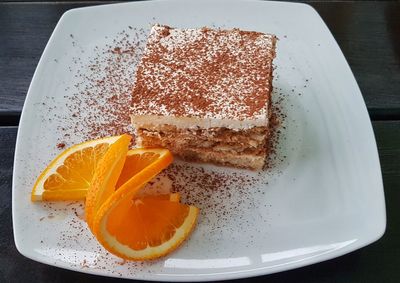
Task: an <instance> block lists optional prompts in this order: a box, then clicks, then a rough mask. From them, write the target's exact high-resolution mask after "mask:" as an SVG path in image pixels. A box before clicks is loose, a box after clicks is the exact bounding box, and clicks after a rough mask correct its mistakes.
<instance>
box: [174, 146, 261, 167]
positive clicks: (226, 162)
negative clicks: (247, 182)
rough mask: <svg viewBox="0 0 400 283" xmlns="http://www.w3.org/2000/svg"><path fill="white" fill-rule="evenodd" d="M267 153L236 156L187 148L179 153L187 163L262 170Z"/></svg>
mask: <svg viewBox="0 0 400 283" xmlns="http://www.w3.org/2000/svg"><path fill="white" fill-rule="evenodd" d="M266 154H267V153H266V152H264V153H263V154H260V155H256V154H240V155H238V154H235V153H229V152H215V151H213V150H208V149H199V148H187V149H185V150H183V151H181V152H179V156H180V157H181V158H182V159H183V160H186V161H195V162H205V163H208V162H209V163H213V164H217V165H223V166H232V167H236V168H245V169H252V170H261V169H262V168H263V167H264V164H265V159H266Z"/></svg>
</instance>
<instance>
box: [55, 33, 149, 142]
mask: <svg viewBox="0 0 400 283" xmlns="http://www.w3.org/2000/svg"><path fill="white" fill-rule="evenodd" d="M146 34H147V31H146V30H145V29H137V28H134V27H129V29H128V30H127V31H125V30H123V31H121V32H120V33H118V34H117V36H116V38H115V39H113V41H112V43H111V44H107V45H106V46H105V47H102V48H100V47H98V46H96V47H95V48H94V50H93V54H95V55H94V56H93V57H90V58H89V60H88V61H83V60H82V59H81V58H80V57H76V58H75V60H74V64H75V66H74V68H70V71H71V72H73V71H75V72H76V73H75V75H74V76H75V77H76V78H77V80H78V82H77V83H76V84H75V85H74V92H73V94H72V95H70V96H67V97H66V98H67V103H66V104H67V108H68V110H69V115H68V116H67V117H65V118H64V119H65V120H68V121H67V124H69V125H70V127H69V128H63V129H61V128H60V129H59V130H61V131H63V132H64V136H63V138H64V139H65V138H68V137H70V136H72V135H75V136H76V135H79V136H81V139H82V140H90V139H96V138H100V137H105V136H113V135H119V134H122V133H129V134H132V127H131V123H130V114H131V108H130V104H131V97H132V93H131V91H132V88H133V83H134V77H135V72H136V66H137V64H138V62H139V60H140V58H141V54H142V52H143V49H144V46H145V42H146ZM132 142H133V141H132Z"/></svg>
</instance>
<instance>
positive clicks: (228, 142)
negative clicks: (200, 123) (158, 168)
mask: <svg viewBox="0 0 400 283" xmlns="http://www.w3.org/2000/svg"><path fill="white" fill-rule="evenodd" d="M267 135H268V129H267V128H265V127H258V128H252V129H248V130H244V131H234V130H231V129H227V128H210V129H207V130H206V129H200V128H199V129H178V128H176V127H174V126H171V125H159V126H157V127H149V128H139V129H137V139H136V141H137V145H138V146H142V147H165V148H168V149H170V150H171V151H172V152H173V153H178V154H179V152H180V151H182V150H185V149H187V148H191V149H192V148H199V149H212V150H213V151H216V152H230V153H236V154H241V153H246V154H260V153H262V152H264V149H265V144H266V139H267Z"/></svg>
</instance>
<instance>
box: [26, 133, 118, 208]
mask: <svg viewBox="0 0 400 283" xmlns="http://www.w3.org/2000/svg"><path fill="white" fill-rule="evenodd" d="M121 137H122V136H115V137H108V138H103V139H98V140H92V141H88V142H84V143H81V144H77V145H75V146H73V147H71V148H69V149H66V150H65V151H64V152H62V153H61V154H60V155H58V156H57V157H56V158H55V159H54V160H53V161H52V162H51V163H50V164H49V165H48V166H47V168H46V169H45V170H44V171H43V172H42V173H41V174H40V176H39V177H38V179H37V180H36V182H35V184H34V186H33V189H32V194H31V200H32V201H45V200H52V201H55V200H80V199H84V198H85V196H86V192H87V189H88V188H89V186H90V184H91V182H92V179H93V175H94V171H95V169H96V166H97V164H98V162H99V160H100V159H101V158H102V157H103V155H104V154H105V152H106V151H107V150H108V148H109V146H110V145H111V144H113V143H115V142H116V141H118V140H119V139H120V138H121Z"/></svg>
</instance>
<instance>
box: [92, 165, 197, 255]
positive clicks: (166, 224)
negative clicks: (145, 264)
mask: <svg viewBox="0 0 400 283" xmlns="http://www.w3.org/2000/svg"><path fill="white" fill-rule="evenodd" d="M139 174H140V173H138V174H137V175H135V176H134V177H132V179H131V180H129V181H128V182H127V183H125V184H124V185H122V186H121V187H120V188H119V189H118V190H117V191H116V192H115V193H114V194H113V195H112V196H111V197H110V198H109V199H107V200H106V201H105V202H104V204H103V205H102V206H101V208H100V209H99V211H98V212H97V214H96V216H95V219H94V223H93V232H94V234H95V235H96V238H97V240H98V241H99V242H100V243H101V244H102V245H103V246H104V247H105V248H106V249H107V250H108V251H109V252H110V253H112V254H115V255H117V256H119V257H122V258H125V259H128V260H150V259H155V258H159V257H162V256H164V255H166V254H168V253H170V252H172V251H173V250H175V249H176V248H177V247H178V246H179V245H180V244H181V243H182V242H183V241H184V240H185V239H186V238H187V237H188V236H189V235H190V233H191V231H192V230H193V228H194V227H195V224H196V221H197V217H198V213H199V210H198V209H197V208H196V207H194V206H189V205H185V204H181V203H179V202H175V201H170V200H165V199H157V198H155V197H152V196H149V197H143V198H135V196H136V195H137V194H138V193H139V192H140V189H141V186H133V184H134V183H136V182H135V180H134V179H135V177H136V176H138V175H139Z"/></svg>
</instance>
